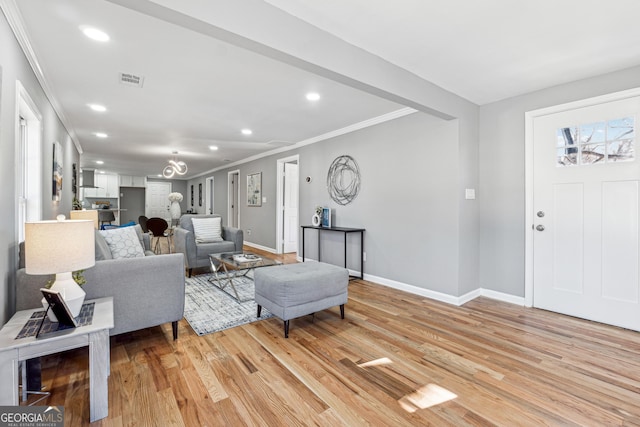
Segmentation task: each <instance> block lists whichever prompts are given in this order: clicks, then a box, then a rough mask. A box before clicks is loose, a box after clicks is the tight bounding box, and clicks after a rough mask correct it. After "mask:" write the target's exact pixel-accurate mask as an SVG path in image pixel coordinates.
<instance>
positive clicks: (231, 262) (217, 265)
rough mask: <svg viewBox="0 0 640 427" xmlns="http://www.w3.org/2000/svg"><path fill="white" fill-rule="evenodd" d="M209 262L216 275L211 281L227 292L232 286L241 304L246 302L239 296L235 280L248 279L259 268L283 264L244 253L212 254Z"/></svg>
mask: <svg viewBox="0 0 640 427" xmlns="http://www.w3.org/2000/svg"><path fill="white" fill-rule="evenodd" d="M209 261H210V262H211V270H212V271H213V274H214V277H212V278H211V279H209V281H210V282H211V283H214V284H215V285H216V286H217V287H219V288H220V289H221V290H225V288H226V287H227V286H230V287H231V289H232V290H233V294H235V298H236V300H238V301H239V302H244V301H242V300H241V299H240V297H239V296H238V291H237V289H236V285H235V283H234V281H233V279H234V278H236V277H246V276H247V274H249V272H251V271H253V270H254V269H255V268H258V267H268V266H272V265H280V264H282V262H280V261H277V260H274V259H271V258H264V257H262V256H260V255H256V254H254V253H251V252H244V251H243V252H224V253H218V254H210V255H209ZM249 278H250V277H249ZM229 295H231V294H229ZM232 296H233V295H232Z"/></svg>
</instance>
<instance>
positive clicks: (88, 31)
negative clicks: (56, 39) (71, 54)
mask: <svg viewBox="0 0 640 427" xmlns="http://www.w3.org/2000/svg"><path fill="white" fill-rule="evenodd" d="M80 30H81V31H82V32H83V33H84V35H85V36H87V37H89V38H90V39H91V40H95V41H98V42H108V41H109V34H107V33H105V32H104V31H102V30H99V29H97V28H94V27H89V26H87V25H81V26H80Z"/></svg>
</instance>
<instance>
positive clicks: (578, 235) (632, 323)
mask: <svg viewBox="0 0 640 427" xmlns="http://www.w3.org/2000/svg"><path fill="white" fill-rule="evenodd" d="M638 117H640V90H634V91H625V92H621V93H618V94H612V95H610V96H605V97H598V98H593V99H589V100H585V101H580V102H575V103H570V104H565V105H561V106H558V107H552V108H548V109H544V110H537V111H533V112H530V113H527V116H526V123H527V139H526V149H527V209H526V213H527V224H528V225H529V224H530V226H531V229H530V231H528V232H527V246H526V248H527V259H526V268H527V276H526V280H527V281H526V286H525V300H526V302H527V304H528V305H533V306H534V307H538V308H542V309H546V310H551V311H555V312H559V313H563V314H567V315H570V316H576V317H580V318H584V319H589V320H594V321H598V322H603V323H607V324H611V325H615V326H620V327H624V328H629V329H634V330H638V331H640V249H639V242H640V230H639V228H640V221H639V213H640V208H639V203H640V163H639V162H640V159H638V158H636V155H637V154H635V153H637V148H635V145H636V128H637V126H638Z"/></svg>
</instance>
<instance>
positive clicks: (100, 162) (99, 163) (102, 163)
mask: <svg viewBox="0 0 640 427" xmlns="http://www.w3.org/2000/svg"><path fill="white" fill-rule="evenodd" d="M96 164H98V165H104V162H103V161H102V160H96Z"/></svg>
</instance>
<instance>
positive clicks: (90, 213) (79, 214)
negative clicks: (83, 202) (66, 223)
mask: <svg viewBox="0 0 640 427" xmlns="http://www.w3.org/2000/svg"><path fill="white" fill-rule="evenodd" d="M69 218H71V219H90V220H92V221H93V226H94V227H95V229H96V230H97V229H99V228H100V224H99V223H98V211H97V210H95V209H93V210H89V209H86V210H85V209H83V210H81V211H71V212H69Z"/></svg>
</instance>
